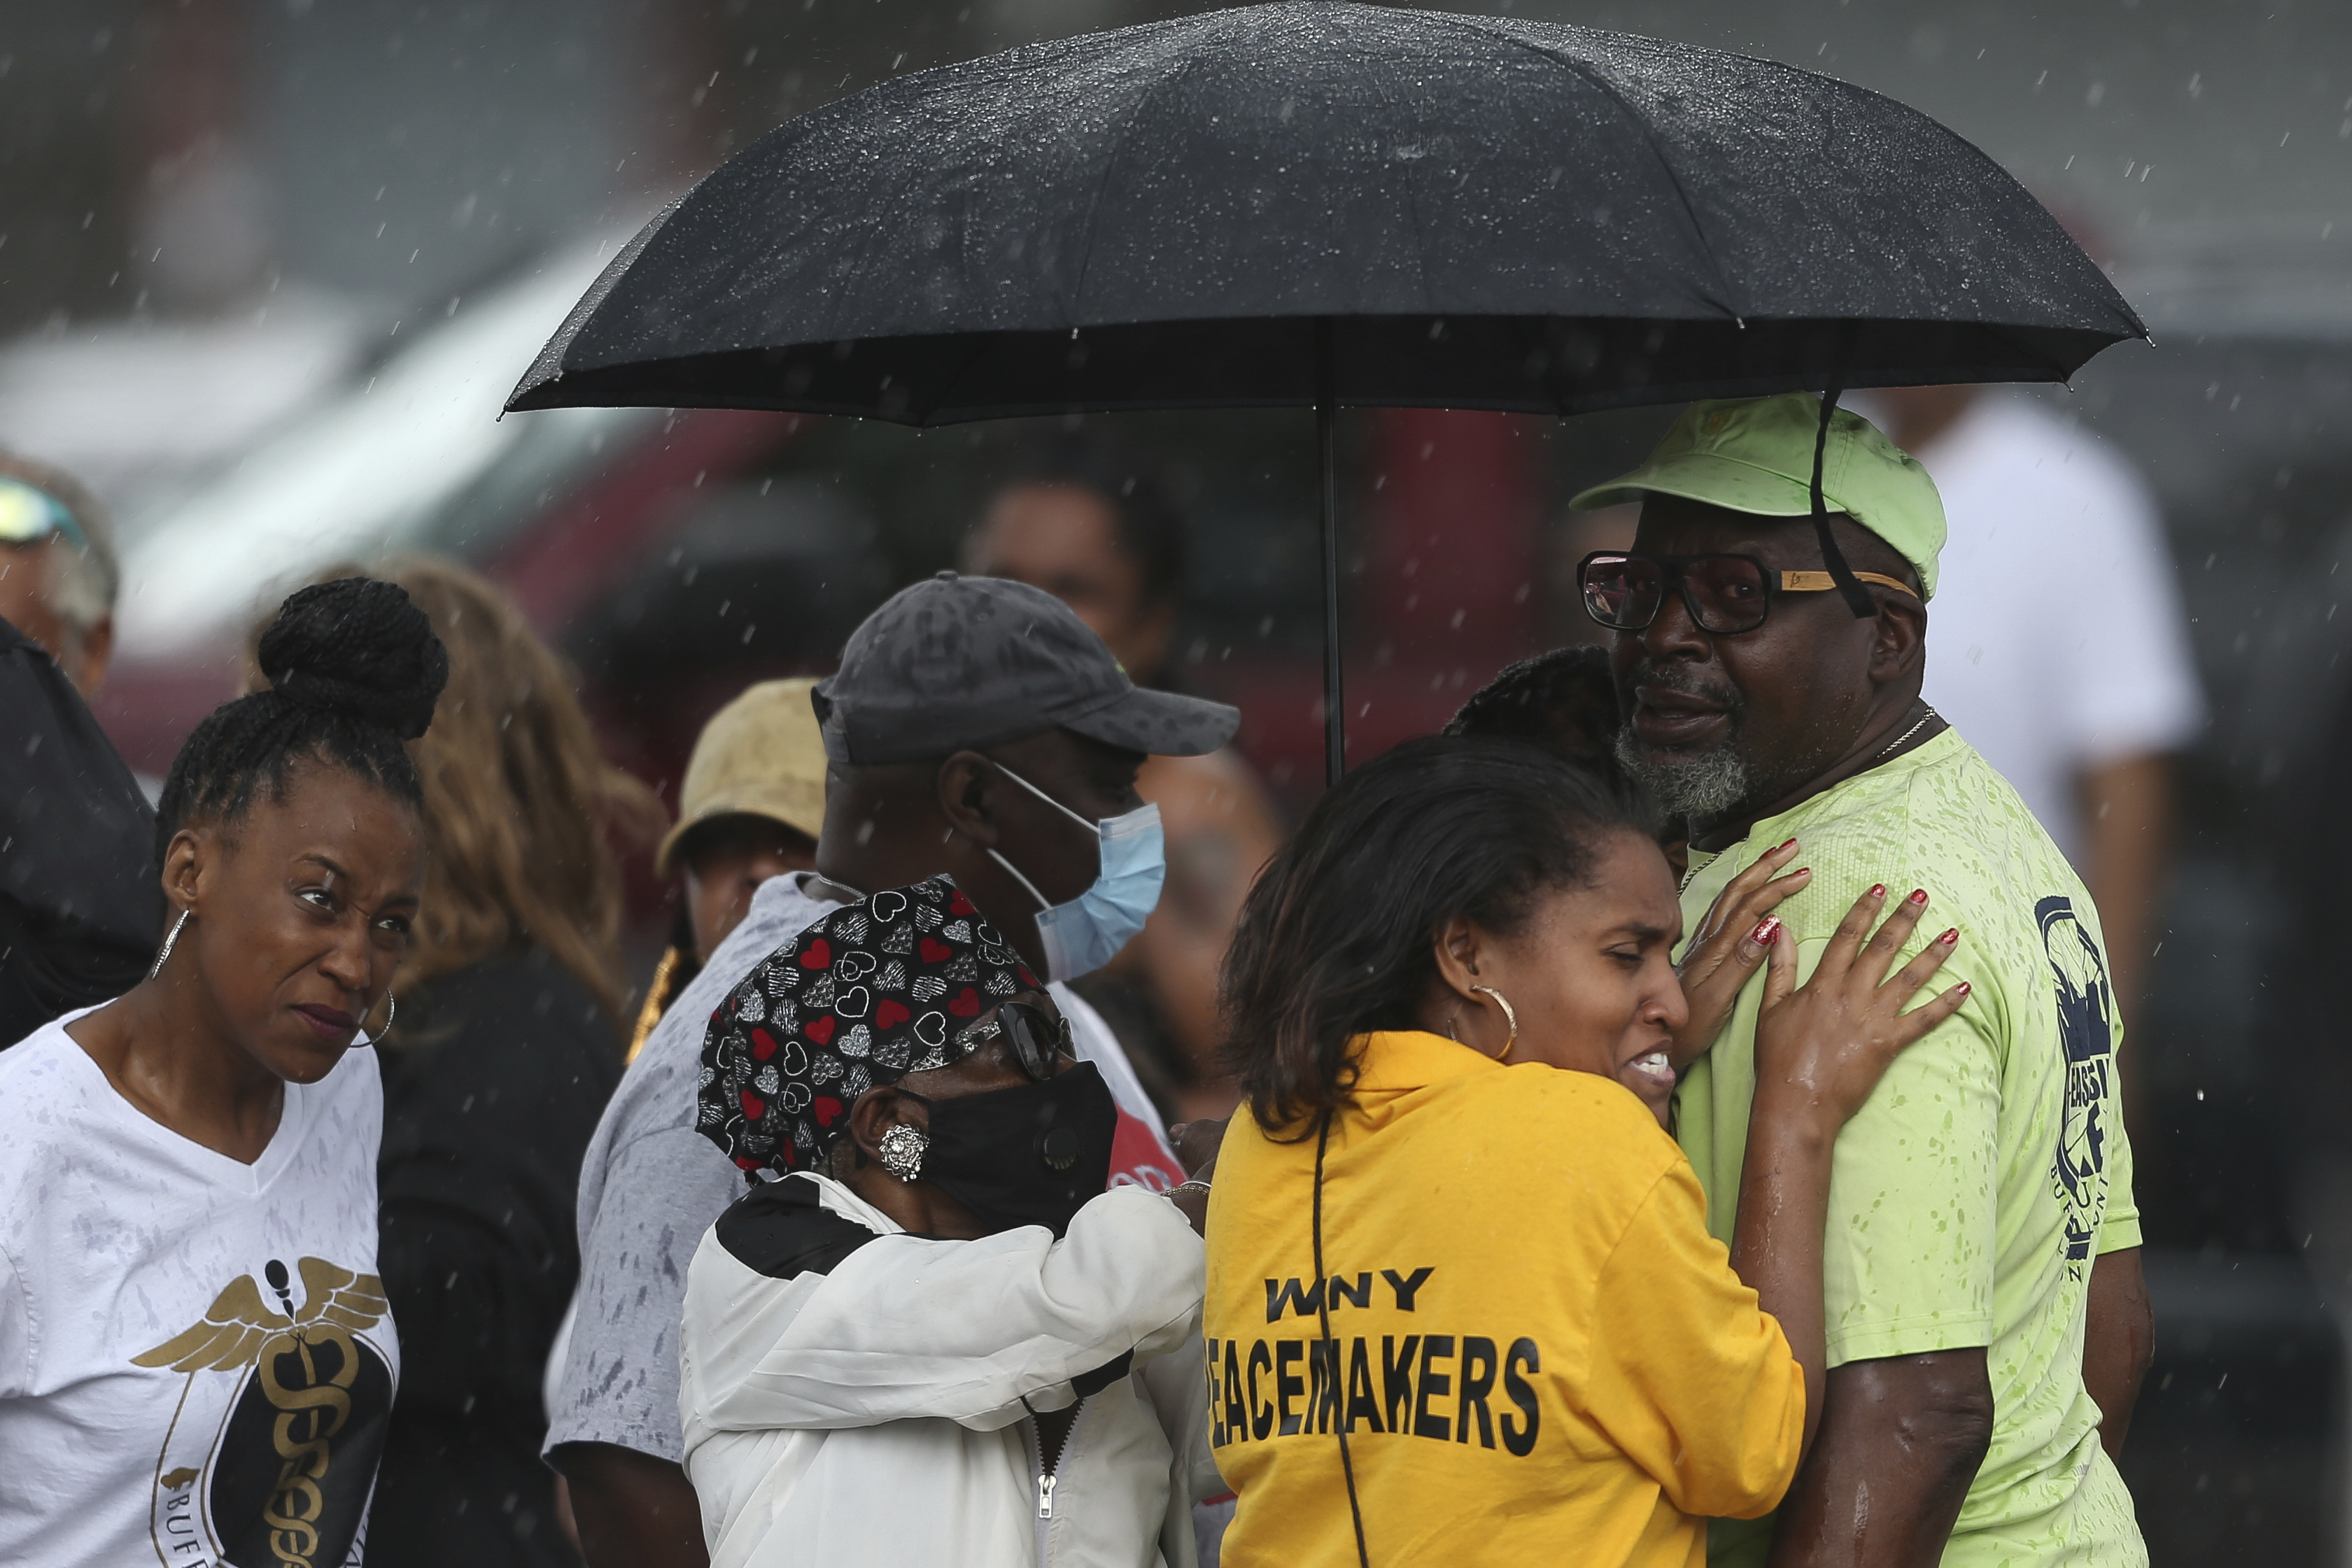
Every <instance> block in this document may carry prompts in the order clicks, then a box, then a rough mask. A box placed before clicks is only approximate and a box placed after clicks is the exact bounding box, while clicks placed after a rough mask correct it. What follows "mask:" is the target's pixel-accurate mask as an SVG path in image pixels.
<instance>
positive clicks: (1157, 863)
mask: <svg viewBox="0 0 2352 1568" xmlns="http://www.w3.org/2000/svg"><path fill="white" fill-rule="evenodd" d="M997 771H998V772H1000V773H1002V774H1003V775H1004V776H1005V777H1006V778H1007V779H1012V780H1013V782H1014V783H1015V784H1018V785H1020V786H1021V788H1023V789H1026V790H1028V791H1029V793H1031V794H1032V795H1034V796H1036V797H1037V799H1039V800H1043V801H1045V804H1047V805H1048V806H1051V807H1053V808H1054V810H1056V811H1059V812H1061V813H1062V815H1064V816H1065V817H1067V818H1069V819H1070V821H1073V822H1076V824H1077V825H1078V826H1079V827H1081V828H1083V829H1085V830H1086V831H1087V832H1090V833H1093V834H1096V835H1097V837H1098V838H1099V840H1100V841H1101V854H1102V869H1101V870H1099V871H1097V873H1095V881H1094V885H1093V886H1092V887H1089V888H1087V890H1086V892H1084V893H1082V894H1078V896H1077V897H1076V898H1074V899H1072V900H1070V902H1069V903H1067V904H1047V903H1046V902H1045V894H1042V893H1039V892H1038V891H1037V884H1036V883H1033V882H1031V881H1030V880H1029V879H1028V878H1027V877H1025V876H1023V875H1022V874H1021V873H1020V871H1019V870H1018V869H1017V868H1016V867H1015V866H1014V865H1013V862H1011V861H1009V860H1006V859H1005V858H1004V857H1003V855H1001V854H998V853H997V852H995V851H994V850H991V851H989V854H990V856H991V857H992V858H993V859H994V860H995V862H996V863H997V864H998V865H1001V866H1003V868H1004V869H1005V870H1006V871H1008V872H1011V873H1013V881H1015V882H1017V883H1020V884H1021V885H1022V886H1023V887H1024V889H1026V890H1027V891H1028V894H1029V896H1030V897H1032V898H1034V899H1035V900H1036V901H1037V905H1038V912H1037V936H1038V938H1039V939H1040V940H1041V941H1043V942H1044V943H1045V971H1046V976H1047V977H1048V978H1050V979H1055V980H1075V979H1076V978H1077V977H1079V976H1081V975H1091V974H1093V973H1094V972H1095V971H1096V970H1097V969H1099V968H1101V967H1103V966H1104V965H1105V964H1108V963H1109V962H1110V961H1111V960H1112V959H1113V958H1116V957H1118V950H1119V949H1120V948H1122V947H1124V946H1127V945H1128V943H1129V942H1130V941H1132V940H1133V939H1134V937H1135V934H1136V933H1137V932H1139V931H1140V930H1142V929H1143V923H1144V922H1145V921H1146V920H1149V919H1150V918H1151V912H1152V911H1153V910H1154V909H1156V908H1158V907H1159V905H1160V883H1162V882H1164V881H1166V880H1167V877H1168V855H1167V847H1166V841H1165V837H1164V835H1163V834H1162V833H1161V831H1160V808H1159V807H1157V806H1139V807H1137V808H1136V809H1135V810H1132V811H1129V812H1126V813H1125V814H1123V815H1120V816H1117V817H1109V818H1106V819H1104V820H1103V821H1099V822H1089V821H1087V820H1086V819H1085V818H1084V817H1081V816H1079V815H1078V814H1077V813H1076V811H1073V810H1070V809H1069V808H1068V807H1067V806H1065V805H1063V804H1062V803H1061V802H1060V801H1059V800H1055V799H1054V798H1053V797H1052V796H1051V795H1048V794H1046V793H1045V791H1044V790H1043V789H1038V788H1037V786H1035V785H1034V784H1032V783H1030V782H1029V780H1027V779H1024V778H1022V777H1021V775H1019V774H1018V773H1015V772H1013V769H1011V768H1007V767H1005V766H1004V765H1003V763H1001V762H1000V763H998V764H997Z"/></svg>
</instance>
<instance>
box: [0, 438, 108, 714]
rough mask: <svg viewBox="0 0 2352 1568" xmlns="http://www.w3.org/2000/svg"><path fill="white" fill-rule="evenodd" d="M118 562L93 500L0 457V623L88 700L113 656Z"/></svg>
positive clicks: (32, 467)
mask: <svg viewBox="0 0 2352 1568" xmlns="http://www.w3.org/2000/svg"><path fill="white" fill-rule="evenodd" d="M121 590H122V563H121V558H120V557H119V556H118V555H117V554H116V553H115V549H114V529H113V526H112V525H111V524H110V522H109V521H108V520H107V517H106V513H105V510H104V509H103V508H102V507H100V506H99V504H98V499H97V497H94V496H92V495H91V494H90V493H89V491H88V490H85V489H83V488H82V487H81V486H80V485H79V484H77V483H76V482H75V481H74V480H73V479H72V478H71V477H70V476H68V475H66V474H63V473H60V472H59V471H58V470H57V469H54V468H50V467H47V466H46V465H42V464H38V463H33V462H29V461H27V460H26V459H25V458H22V457H18V456H16V455H12V454H9V453H5V452H0V620H5V621H6V622H8V624H10V625H11V626H14V627H15V628H16V630H17V631H19V632H23V633H24V634H25V635H26V636H27V637H30V638H31V639H32V640H33V641H34V642H36V643H39V644H40V645H41V647H42V648H44V649H45V650H47V653H48V654H49V656H50V657H51V658H53V659H55V660H57V662H58V667H59V668H60V669H62V670H64V671H65V673H66V675H67V678H68V679H69V680H71V681H72V682H73V684H74V688H75V689H76V690H77V691H79V692H80V693H81V695H83V696H84V697H86V698H95V697H96V696H97V695H98V692H99V688H100V686H103V685H106V670H107V666H108V664H110V663H111V662H112V660H113V656H114V601H115V598H116V596H117V595H118V594H120V593H121Z"/></svg>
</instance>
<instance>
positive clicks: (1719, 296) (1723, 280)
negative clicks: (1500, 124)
mask: <svg viewBox="0 0 2352 1568" xmlns="http://www.w3.org/2000/svg"><path fill="white" fill-rule="evenodd" d="M1424 15H1428V16H1435V17H1438V18H1439V19H1442V20H1444V21H1446V22H1450V23H1452V24H1454V26H1460V27H1462V28H1464V29H1465V30H1466V31H1469V32H1473V33H1483V34H1485V35H1486V37H1490V38H1500V39H1502V40H1503V41H1504V42H1505V43H1507V44H1509V45H1511V46H1512V47H1514V48H1518V49H1524V50H1525V51H1527V52H1528V54H1531V55H1534V56H1535V57H1537V58H1538V59H1543V60H1549V62H1550V63H1552V64H1553V65H1556V66H1560V67H1563V68H1567V69H1568V70H1570V71H1573V72H1575V73H1576V74H1577V75H1578V76H1580V77H1581V78H1584V79H1585V80H1586V81H1588V82H1590V83H1591V84H1592V86H1593V87H1594V88H1595V89H1598V90H1600V91H1601V92H1602V93H1604V94H1606V95H1607V96H1608V98H1609V101H1610V102H1612V103H1613V104H1615V105H1616V106H1617V108H1618V111H1619V112H1620V113H1622V114H1623V115H1624V116H1625V118H1626V119H1628V120H1632V121H1633V125H1634V127H1635V129H1637V130H1638V131H1641V133H1642V145H1643V146H1644V147H1646V148H1648V149H1649V150H1650V156H1651V157H1653V158H1654V159H1656V160H1657V162H1658V167H1659V168H1660V169H1661V170H1663V171H1664V172H1665V176H1666V183H1667V184H1669V185H1671V186H1672V187H1673V188H1674V193H1675V200H1676V201H1678V202H1680V203H1681V204H1682V205H1683V215H1684V216H1685V217H1686V218H1688V219H1689V220H1690V225H1691V233H1693V234H1695V235H1697V236H1698V243H1699V248H1700V249H1701V250H1702V251H1704V252H1706V264H1707V267H1708V268H1709V269H1710V270H1711V271H1712V272H1713V273H1714V274H1715V292H1716V308H1717V309H1719V310H1721V311H1722V312H1723V313H1724V314H1725V315H1727V316H1731V317H1735V318H1736V317H1739V316H1743V315H1745V314H1747V312H1746V311H1745V310H1743V309H1741V308H1739V307H1738V306H1735V305H1732V304H1729V303H1727V301H1728V300H1729V298H1730V296H1731V290H1730V288H1729V287H1727V281H1728V280H1727V277H1726V276H1725V273H1724V268H1723V260H1722V258H1721V257H1720V256H1717V255H1716V253H1715V244H1714V242H1713V241H1711V240H1710V239H1708V238H1707V235H1706V225H1704V224H1702V223H1700V222H1699V220H1698V209H1697V208H1696V207H1694V206H1693V205H1691V199H1690V193H1689V192H1687V191H1685V190H1684V189H1683V182H1682V176H1681V175H1679V174H1677V173H1676V172H1675V166H1674V164H1673V162H1671V161H1669V160H1668V159H1667V157H1666V155H1665V152H1664V151H1663V150H1662V149H1661V148H1660V147H1659V146H1658V141H1657V138H1656V136H1655V135H1654V133H1653V132H1652V131H1651V129H1650V121H1649V119H1648V117H1647V116H1645V115H1643V114H1641V113H1639V112H1637V111H1636V110H1634V108H1633V105H1632V104H1630V103H1628V102H1626V101H1625V99H1624V96H1623V95H1622V94H1621V93H1620V92H1618V90H1617V89H1616V88H1615V86H1613V85H1612V83H1611V82H1610V81H1609V79H1608V78H1605V77H1603V76H1601V75H1600V74H1599V73H1597V72H1595V71H1593V70H1592V69H1591V68H1590V67H1588V66H1586V65H1585V63H1584V62H1583V61H1581V60H1578V59H1574V58H1570V57H1564V56H1561V55H1556V54H1554V53H1552V52H1551V51H1550V50H1549V49H1547V48H1545V47H1542V46H1541V45H1538V44H1535V43H1531V42H1529V41H1528V40H1527V39H1525V38H1522V37H1516V36H1515V35H1513V34H1511V33H1508V32H1506V31H1505V30H1504V29H1502V28H1500V27H1482V26H1478V25H1477V24H1478V22H1479V21H1480V20H1481V19H1482V18H1478V17H1475V16H1460V15H1455V14H1448V13H1441V12H1429V13H1424Z"/></svg>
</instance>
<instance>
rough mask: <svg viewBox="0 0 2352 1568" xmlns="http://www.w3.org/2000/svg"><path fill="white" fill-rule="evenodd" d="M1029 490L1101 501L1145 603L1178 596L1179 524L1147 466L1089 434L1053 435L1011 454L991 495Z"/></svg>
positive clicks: (1183, 563) (1181, 571)
mask: <svg viewBox="0 0 2352 1568" xmlns="http://www.w3.org/2000/svg"><path fill="white" fill-rule="evenodd" d="M1029 485H1068V486H1076V487H1077V488H1080V489H1086V490H1091V491H1093V492H1094V493H1095V494H1096V495H1097V496H1100V497H1102V498H1103V499H1104V500H1105V501H1107V502H1108V503H1109V504H1110V508H1111V511H1112V514H1113V515H1114V516H1115V517H1117V518H1118V548H1119V551H1120V553H1121V554H1123V555H1125V556H1126V557H1127V558H1128V559H1129V560H1131V561H1133V562H1135V564H1136V566H1137V568H1138V569H1139V570H1140V572H1141V573H1142V577H1143V600H1144V602H1145V603H1147V604H1164V603H1166V602H1168V601H1171V600H1173V599H1175V598H1177V597H1179V596H1180V595H1181V594H1182V593H1183V591H1184V576H1185V571H1186V569H1187V567H1188V565H1189V562H1188V561H1187V560H1186V559H1185V551H1184V519H1183V517H1182V516H1181V514H1180V513H1179V512H1178V511H1177V509H1176V507H1175V505H1174V503H1173V502H1171V500H1170V499H1169V497H1168V490H1167V486H1165V485H1164V484H1162V483H1161V481H1160V476H1159V475H1158V474H1157V473H1156V472H1155V471H1154V469H1153V467H1152V465H1150V464H1149V463H1147V462H1145V461H1144V460H1143V459H1142V458H1141V457H1139V456H1138V455H1135V454H1134V453H1131V452H1128V451H1125V450H1123V449H1122V448H1119V447H1117V446H1113V445H1111V444H1108V442H1104V441H1101V440H1098V439H1097V438H1095V437H1093V436H1090V435H1086V434H1058V435H1054V436H1049V437H1045V438H1042V439H1039V440H1036V441H1033V442H1031V443H1029V444H1026V445H1024V446H1022V447H1020V448H1019V449H1018V450H1016V451H1015V452H1014V454H1013V461H1012V463H1011V465H1009V466H1008V467H1007V468H1006V470H1005V473H1004V477H1003V480H1002V482H1000V483H999V484H998V486H996V490H997V493H998V494H1000V495H1001V494H1003V492H1004V491H1007V490H1012V489H1018V488H1020V487H1022V486H1029Z"/></svg>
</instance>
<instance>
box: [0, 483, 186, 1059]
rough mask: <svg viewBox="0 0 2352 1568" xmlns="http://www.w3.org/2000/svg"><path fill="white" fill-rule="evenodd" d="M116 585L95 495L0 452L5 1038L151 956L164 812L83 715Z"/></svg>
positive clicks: (106, 988) (73, 1004)
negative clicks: (8, 739) (159, 815)
mask: <svg viewBox="0 0 2352 1568" xmlns="http://www.w3.org/2000/svg"><path fill="white" fill-rule="evenodd" d="M120 586H121V571H120V567H119V563H118V561H117V559H116V557H115V553H114V539H113V534H112V531H111V529H110V528H109V526H108V523H107V520H106V516H105V513H104V511H103V510H102V509H101V508H100V506H99V504H98V502H97V500H96V499H95V498H94V497H91V496H90V494H89V492H88V491H86V490H84V489H83V488H82V487H81V486H79V485H78V484H76V483H75V482H74V481H73V480H72V479H71V478H69V477H68V476H66V475H64V474H61V473H59V472H58V471H57V470H55V469H52V468H47V467H45V466H43V465H40V464H37V463H31V462H27V461H26V460H25V459H24V458H21V457H16V456H13V455H9V454H7V453H4V452H0V713H5V714H7V715H8V716H9V720H10V733H11V736H12V737H13V738H14V739H15V741H16V744H15V745H13V746H9V747H5V749H0V758H5V760H0V845H5V846H6V850H5V853H0V1047H5V1046H6V1045H8V1044H9V1043H11V1042H13V1041H15V1040H20V1039H22V1038H23V1037H24V1036H26V1035H27V1034H30V1033H31V1032H32V1031H33V1030H36V1029H38V1028H39V1027H40V1026H41V1025H43V1024H45V1023H47V1022H48V1021H49V1020H50V1019H54V1018H57V1017H58V1016H59V1015H60V1014H63V1013H67V1012H70V1011H73V1010H74V1009H79V1008H85V1007H89V1006H91V1005H93V1004H95V1003H98V1002H103V1001H109V1000H111V999H112V998H116V997H119V996H121V994H122V993H123V992H124V991H126V990H128V989H129V988H131V986H133V985H134V984H136V983H137V982H138V979H139V977H140V976H142V974H144V973H145V972H146V969H147V961H148V959H149V958H150V957H152V956H153V953H154V946H155V930H156V927H157V926H158V925H160V924H161V923H162V920H163V896H162V891H161V888H160V887H159V885H158V883H157V881H156V875H155V873H156V864H155V811H154V808H153V807H152V805H151V804H150V803H149V797H148V794H147V787H142V780H140V779H138V778H137V777H136V776H135V775H133V774H132V773H131V769H130V768H128V767H126V766H125V765H124V764H123V760H122V758H121V754H120V753H118V752H117V751H116V750H115V749H114V743H113V742H112V741H111V740H110V739H108V738H107V736H106V732H105V731H104V730H102V729H100V727H99V724H98V720H97V719H96V717H95V716H92V715H91V713H90V711H89V703H90V700H91V699H92V698H94V697H96V696H97V695H98V691H99V688H100V686H101V685H104V683H105V680H106V668H107V663H108V660H109V657H110V654H111V653H112V651H113V645H114V601H115V595H116V593H117V591H118V590H119V588H120Z"/></svg>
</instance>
